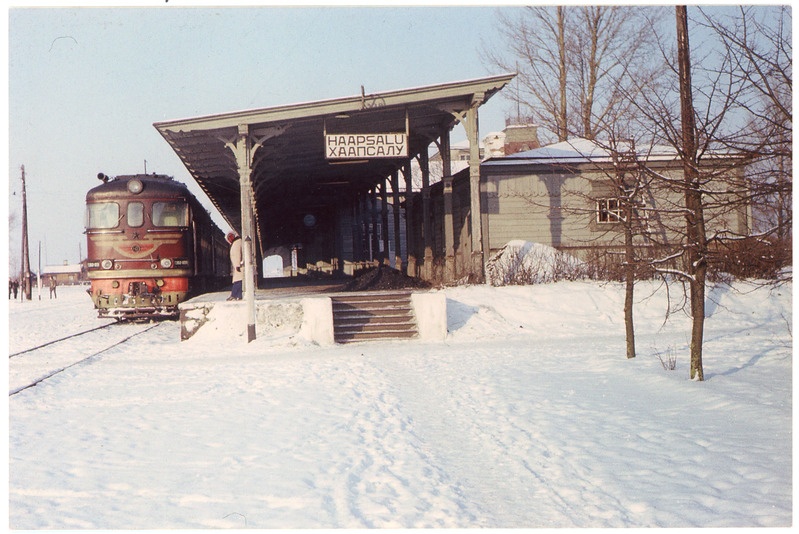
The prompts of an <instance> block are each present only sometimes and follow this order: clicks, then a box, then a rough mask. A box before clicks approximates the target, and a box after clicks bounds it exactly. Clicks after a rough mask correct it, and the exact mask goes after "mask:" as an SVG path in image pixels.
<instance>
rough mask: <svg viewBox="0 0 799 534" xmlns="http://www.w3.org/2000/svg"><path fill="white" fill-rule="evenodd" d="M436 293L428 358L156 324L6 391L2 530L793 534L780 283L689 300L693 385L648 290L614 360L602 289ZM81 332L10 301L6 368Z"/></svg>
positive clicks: (60, 316)
mask: <svg viewBox="0 0 799 534" xmlns="http://www.w3.org/2000/svg"><path fill="white" fill-rule="evenodd" d="M444 291H445V293H446V296H447V299H448V323H449V335H448V338H447V340H446V342H443V343H423V342H419V341H411V342H379V343H364V344H353V345H342V346H328V347H319V346H314V345H311V344H309V343H308V342H306V341H304V340H302V339H301V338H299V337H297V336H281V337H276V338H273V339H267V338H259V339H258V340H256V341H255V342H253V343H250V344H247V343H246V342H244V340H243V339H242V338H240V337H239V336H237V335H235V334H230V335H228V336H226V337H222V336H219V337H217V338H216V339H209V338H208V336H204V337H202V338H200V337H198V338H197V339H196V340H195V339H194V338H193V339H190V340H188V341H186V342H182V343H181V342H180V341H179V326H178V324H177V323H174V322H170V323H166V324H163V325H161V326H159V327H157V328H155V329H153V330H150V331H149V332H147V333H146V334H143V336H141V337H138V338H134V340H131V341H130V342H128V343H126V344H124V345H121V346H120V347H118V348H115V349H112V350H110V351H108V352H105V353H103V354H102V355H101V356H99V357H98V358H96V359H95V360H93V361H91V362H87V363H86V364H82V365H78V366H75V367H72V368H70V369H68V370H67V371H65V372H64V373H61V374H60V375H57V376H55V377H53V378H51V379H49V380H47V381H45V382H43V383H42V384H40V385H38V386H36V387H33V388H30V389H27V390H25V391H22V392H21V393H19V394H16V395H13V396H10V397H9V400H8V410H9V486H8V488H9V502H8V506H9V519H10V526H11V527H12V528H16V529H78V528H100V529H116V528H133V529H153V528H157V529H166V528H215V527H217V528H245V527H246V528H331V527H332V528H339V527H341V528H363V527H409V528H410V527H574V526H576V527H628V526H634V527H650V526H661V527H689V526H702V527H709V526H714V527H750V526H783V527H787V526H790V525H791V523H792V478H791V471H792V456H791V453H792V450H791V440H792V419H791V408H792V361H791V358H792V351H791V346H792V337H791V323H792V302H791V286H790V285H785V286H782V287H780V288H778V289H767V288H757V287H755V286H754V285H751V284H747V283H736V284H735V286H734V287H732V288H730V287H727V286H722V287H717V288H714V289H713V290H711V291H710V292H709V305H708V314H709V316H710V317H709V318H708V320H707V323H706V334H705V340H706V343H705V354H704V355H705V378H706V381H705V382H704V383H698V382H692V381H690V380H689V379H688V355H687V340H688V339H689V329H690V324H689V319H688V318H687V317H686V316H685V314H684V313H682V312H678V313H674V314H672V315H671V316H670V318H669V320H668V322H666V324H665V325H664V317H665V312H666V308H667V303H666V298H667V297H666V292H665V291H664V289H663V288H662V287H660V286H658V285H657V284H654V283H651V284H650V283H642V284H639V285H638V286H637V296H638V298H637V300H638V304H637V308H636V322H637V333H638V338H637V342H638V343H637V344H638V357H637V358H635V359H633V360H627V359H626V358H625V350H624V325H623V322H622V312H621V310H622V302H623V288H622V287H621V286H619V285H617V284H606V285H601V284H597V283H591V282H562V283H556V284H545V285H536V286H526V287H518V286H515V287H499V288H492V287H489V286H472V287H457V288H451V289H446V290H444ZM672 296H674V294H672ZM97 323H98V320H97V319H95V313H94V310H92V307H91V302H90V300H89V298H88V296H87V295H86V294H85V292H84V291H83V289H82V288H67V287H63V288H59V298H58V299H57V300H52V301H51V300H49V299H46V298H45V299H43V300H41V301H36V300H34V301H33V302H26V303H20V302H11V303H9V328H10V336H9V337H10V352H12V353H13V352H17V351H20V350H23V349H25V348H27V347H30V346H33V345H36V344H39V343H40V342H42V341H45V340H48V339H54V338H57V337H60V336H61V335H63V332H66V331H70V330H74V329H78V328H83V327H85V326H87V325H94V324H97ZM124 328H128V327H124ZM130 328H135V327H130ZM111 330H114V329H111ZM103 332H106V331H103ZM90 350H91V349H90V348H87V347H83V346H82V344H81V343H71V344H69V345H68V346H67V347H65V348H64V347H62V348H61V349H59V351H60V352H61V353H62V354H61V356H64V355H65V354H70V353H71V354H73V355H74V356H75V357H76V359H79V358H80V357H81V355H88V354H90V353H91V352H90ZM658 354H660V357H662V358H663V359H668V357H670V356H671V357H674V358H676V360H677V369H676V370H674V371H667V370H665V369H664V368H663V366H662V365H661V362H660V359H659V358H658V356H657V355H658ZM23 361H24V356H21V357H19V358H12V359H11V360H10V361H9V365H10V369H11V371H12V374H13V372H14V369H16V368H18V367H20V366H23V365H24V364H23ZM9 389H10V390H11V387H10V388H9Z"/></svg>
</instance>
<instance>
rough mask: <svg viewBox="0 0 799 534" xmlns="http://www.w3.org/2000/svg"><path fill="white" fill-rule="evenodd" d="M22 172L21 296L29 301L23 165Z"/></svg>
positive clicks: (26, 218) (29, 285)
mask: <svg viewBox="0 0 799 534" xmlns="http://www.w3.org/2000/svg"><path fill="white" fill-rule="evenodd" d="M20 169H21V170H22V294H23V295H24V298H25V299H27V300H31V261H30V255H29V254H30V253H29V251H28V201H27V199H26V196H25V195H26V194H25V165H22V166H21V167H20Z"/></svg>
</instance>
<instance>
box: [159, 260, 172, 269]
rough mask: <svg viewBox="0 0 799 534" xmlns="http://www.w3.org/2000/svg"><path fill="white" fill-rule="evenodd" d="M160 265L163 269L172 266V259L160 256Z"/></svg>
mask: <svg viewBox="0 0 799 534" xmlns="http://www.w3.org/2000/svg"><path fill="white" fill-rule="evenodd" d="M161 267H163V268H164V269H169V268H170V267H172V260H170V259H169V258H161Z"/></svg>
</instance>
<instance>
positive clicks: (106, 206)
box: [86, 202, 120, 229]
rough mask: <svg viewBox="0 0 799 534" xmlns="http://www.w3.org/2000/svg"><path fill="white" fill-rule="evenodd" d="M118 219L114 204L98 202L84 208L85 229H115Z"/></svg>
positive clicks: (115, 204) (116, 208) (117, 209)
mask: <svg viewBox="0 0 799 534" xmlns="http://www.w3.org/2000/svg"><path fill="white" fill-rule="evenodd" d="M119 219H120V217H119V204H117V203H116V202H99V203H95V204H89V205H88V206H87V207H86V228H90V229H94V228H99V229H102V228H115V227H116V225H117V224H118V223H119Z"/></svg>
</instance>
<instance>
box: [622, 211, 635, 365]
mask: <svg viewBox="0 0 799 534" xmlns="http://www.w3.org/2000/svg"><path fill="white" fill-rule="evenodd" d="M631 204H632V202H631V201H629V200H628V201H627V208H626V210H625V211H626V212H627V213H626V218H627V220H626V221H625V222H624V249H625V251H624V255H625V266H624V271H625V272H624V277H625V278H626V286H625V289H624V327H625V329H626V333H627V358H628V359H630V358H635V325H634V323H633V296H634V294H635V246H634V245H633V229H632V224H633V219H632V216H633V213H632V212H633V209H632V205H631Z"/></svg>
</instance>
